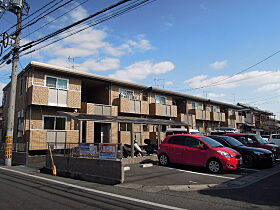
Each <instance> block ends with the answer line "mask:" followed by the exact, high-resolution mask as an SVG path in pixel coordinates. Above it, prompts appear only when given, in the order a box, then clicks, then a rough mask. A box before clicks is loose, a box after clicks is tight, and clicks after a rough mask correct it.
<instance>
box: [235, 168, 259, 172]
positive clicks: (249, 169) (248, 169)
mask: <svg viewBox="0 0 280 210" xmlns="http://www.w3.org/2000/svg"><path fill="white" fill-rule="evenodd" d="M240 169H242V170H247V171H256V172H257V171H260V170H257V169H252V168H240Z"/></svg>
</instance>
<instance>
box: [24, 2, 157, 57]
mask: <svg viewBox="0 0 280 210" xmlns="http://www.w3.org/2000/svg"><path fill="white" fill-rule="evenodd" d="M128 1H130V0H123V1H120V2H119V3H116V4H114V5H112V6H109V7H107V8H105V9H103V10H101V11H99V12H97V13H95V14H93V15H90V16H89V17H87V18H84V19H82V20H80V21H77V22H75V23H73V24H71V25H69V26H66V27H64V28H62V29H60V30H58V31H56V32H53V33H51V34H49V35H47V36H45V37H42V38H40V39H38V40H35V41H32V42H29V43H27V44H25V45H23V46H22V48H23V47H24V48H23V49H22V50H21V51H25V50H28V49H29V48H31V47H34V46H36V45H38V44H40V43H42V42H44V41H46V40H48V39H50V38H53V37H54V36H56V35H58V34H63V32H66V30H68V29H70V28H73V27H74V26H76V25H78V24H80V23H83V22H85V21H87V20H89V19H91V18H93V17H95V16H97V15H99V14H102V13H104V12H107V11H109V10H111V9H113V8H116V7H118V6H119V5H122V4H124V3H126V2H128ZM153 1H155V0H153ZM138 2H139V1H138ZM147 2H151V0H143V1H140V2H139V3H134V5H131V6H130V7H128V8H125V9H123V10H121V11H118V12H116V13H115V14H109V15H110V16H108V15H107V17H104V18H102V19H99V20H97V21H95V22H94V23H92V24H90V25H87V26H86V27H84V28H82V29H80V30H78V31H75V32H73V33H70V34H69V35H67V36H65V37H62V38H59V39H57V40H55V41H53V42H51V43H49V44H47V45H44V46H42V47H40V48H37V49H35V50H31V51H29V52H27V53H25V54H24V55H27V54H29V53H32V52H35V51H36V50H39V49H42V48H44V47H47V46H49V45H51V44H53V43H55V42H58V41H60V40H62V39H65V38H67V37H69V36H72V35H74V34H77V33H79V32H81V31H84V30H86V29H88V28H90V27H92V26H95V25H97V24H99V23H101V22H104V21H107V20H109V19H111V18H114V17H116V16H119V15H122V14H124V13H126V12H128V11H131V10H133V9H135V8H138V7H140V6H143V5H144V4H145V3H147ZM145 5H146V4H145ZM24 55H22V56H24Z"/></svg>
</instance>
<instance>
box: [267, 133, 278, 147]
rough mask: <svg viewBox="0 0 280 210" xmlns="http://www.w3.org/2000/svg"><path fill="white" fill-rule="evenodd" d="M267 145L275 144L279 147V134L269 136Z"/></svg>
mask: <svg viewBox="0 0 280 210" xmlns="http://www.w3.org/2000/svg"><path fill="white" fill-rule="evenodd" d="M268 143H271V144H276V145H277V146H279V147H280V134H270V137H269V140H268Z"/></svg>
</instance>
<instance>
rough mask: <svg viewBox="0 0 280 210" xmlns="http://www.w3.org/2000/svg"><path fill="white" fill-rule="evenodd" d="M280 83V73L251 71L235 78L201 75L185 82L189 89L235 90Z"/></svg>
mask: <svg viewBox="0 0 280 210" xmlns="http://www.w3.org/2000/svg"><path fill="white" fill-rule="evenodd" d="M279 81H280V70H278V71H251V72H247V73H244V74H238V75H235V76H232V77H230V76H225V75H224V76H217V77H212V78H210V77H209V76H208V75H199V76H195V77H193V78H190V79H188V80H186V81H185V83H187V86H188V87H189V88H200V87H215V88H235V87H239V86H259V85H262V84H270V83H275V82H279Z"/></svg>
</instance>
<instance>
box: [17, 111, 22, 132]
mask: <svg viewBox="0 0 280 210" xmlns="http://www.w3.org/2000/svg"><path fill="white" fill-rule="evenodd" d="M23 127H24V114H23V110H21V111H19V112H18V116H17V137H22V136H23Z"/></svg>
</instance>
